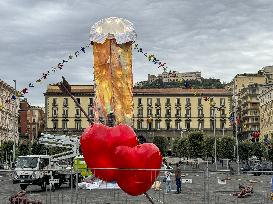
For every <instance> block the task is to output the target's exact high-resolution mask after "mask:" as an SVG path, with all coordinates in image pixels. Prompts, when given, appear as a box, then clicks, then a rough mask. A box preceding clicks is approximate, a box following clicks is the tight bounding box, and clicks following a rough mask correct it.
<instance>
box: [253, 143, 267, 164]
mask: <svg viewBox="0 0 273 204" xmlns="http://www.w3.org/2000/svg"><path fill="white" fill-rule="evenodd" d="M251 150H252V155H253V156H256V157H258V159H259V160H261V159H262V157H265V156H266V147H265V145H264V144H263V143H260V142H253V143H252V144H251Z"/></svg>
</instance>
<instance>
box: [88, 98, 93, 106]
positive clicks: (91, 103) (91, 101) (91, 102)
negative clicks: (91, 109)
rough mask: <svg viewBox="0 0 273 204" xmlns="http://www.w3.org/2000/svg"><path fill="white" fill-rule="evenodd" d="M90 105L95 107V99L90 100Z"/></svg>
mask: <svg viewBox="0 0 273 204" xmlns="http://www.w3.org/2000/svg"><path fill="white" fill-rule="evenodd" d="M89 105H90V106H93V105H94V99H93V98H89Z"/></svg>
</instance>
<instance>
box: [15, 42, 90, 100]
mask: <svg viewBox="0 0 273 204" xmlns="http://www.w3.org/2000/svg"><path fill="white" fill-rule="evenodd" d="M93 44H94V43H93V42H90V43H89V44H87V45H85V46H81V48H80V51H81V53H86V48H88V47H91V46H92V45H93ZM80 51H78V50H77V51H75V52H74V54H73V55H72V54H70V55H69V56H68V58H67V59H62V61H61V62H59V63H58V64H57V66H53V67H51V69H50V70H48V71H46V72H44V73H42V76H41V77H40V78H39V79H36V80H35V82H30V83H29V84H28V87H24V88H23V89H22V90H21V91H20V94H18V96H17V97H23V96H24V95H25V94H27V93H28V88H34V87H35V86H34V84H35V83H36V84H39V83H41V82H42V81H43V80H46V79H48V76H49V75H50V73H55V72H56V71H57V70H62V69H63V68H64V64H65V63H68V62H69V61H70V60H72V59H73V58H74V56H75V57H76V58H77V57H78V56H79V55H80Z"/></svg>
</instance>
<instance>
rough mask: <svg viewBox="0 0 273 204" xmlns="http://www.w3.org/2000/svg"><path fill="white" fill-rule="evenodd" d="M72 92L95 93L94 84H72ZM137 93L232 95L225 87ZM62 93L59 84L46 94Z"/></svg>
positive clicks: (148, 90)
mask: <svg viewBox="0 0 273 204" xmlns="http://www.w3.org/2000/svg"><path fill="white" fill-rule="evenodd" d="M71 92H72V93H89V94H93V93H94V85H71ZM133 92H134V94H136V95H143V94H144V95H161V94H164V95H194V94H196V95H199V94H202V95H226V96H231V95H232V92H230V91H228V90H225V89H184V88H150V89H145V88H144V89H139V88H134V89H133ZM54 93H56V94H57V93H62V92H61V90H60V89H59V87H58V86H57V85H49V86H48V88H47V91H46V93H45V95H46V94H54Z"/></svg>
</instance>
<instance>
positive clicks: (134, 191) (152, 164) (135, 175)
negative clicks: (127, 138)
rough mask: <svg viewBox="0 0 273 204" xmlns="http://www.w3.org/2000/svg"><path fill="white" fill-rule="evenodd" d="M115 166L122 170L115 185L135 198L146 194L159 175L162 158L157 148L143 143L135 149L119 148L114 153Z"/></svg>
mask: <svg viewBox="0 0 273 204" xmlns="http://www.w3.org/2000/svg"><path fill="white" fill-rule="evenodd" d="M115 156H116V157H115V158H116V165H117V166H118V167H119V168H124V169H142V170H119V171H118V174H117V183H118V185H119V187H120V188H121V189H122V190H123V191H125V192H126V193H128V194H130V195H132V196H137V195H141V194H143V193H145V192H147V191H148V190H149V189H150V188H151V186H152V184H153V183H154V181H155V179H156V178H157V176H158V175H159V171H158V170H145V169H160V168H161V164H162V156H161V154H160V151H159V149H158V147H157V146H156V145H154V144H152V143H145V144H141V145H137V146H135V147H126V146H119V147H117V148H116V151H115Z"/></svg>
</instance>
